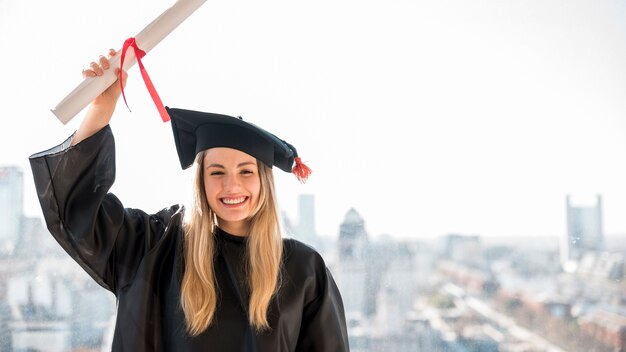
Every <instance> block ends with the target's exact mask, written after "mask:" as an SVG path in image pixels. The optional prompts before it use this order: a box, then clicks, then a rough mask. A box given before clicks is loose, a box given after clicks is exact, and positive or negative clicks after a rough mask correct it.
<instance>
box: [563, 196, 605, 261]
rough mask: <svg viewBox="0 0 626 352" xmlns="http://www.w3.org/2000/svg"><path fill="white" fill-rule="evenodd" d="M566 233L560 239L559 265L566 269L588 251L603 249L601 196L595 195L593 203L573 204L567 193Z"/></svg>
mask: <svg viewBox="0 0 626 352" xmlns="http://www.w3.org/2000/svg"><path fill="white" fill-rule="evenodd" d="M565 206H566V215H567V233H566V236H565V238H564V239H563V241H561V253H560V256H561V265H563V267H564V268H565V269H566V270H567V271H571V268H573V267H575V266H576V265H575V264H574V263H577V262H578V261H579V260H580V259H581V257H582V256H583V254H584V253H585V252H588V251H592V252H596V251H602V250H604V233H603V231H602V197H601V196H600V195H597V196H596V201H595V204H593V205H574V204H573V203H572V201H571V197H570V196H569V195H567V196H566V198H565Z"/></svg>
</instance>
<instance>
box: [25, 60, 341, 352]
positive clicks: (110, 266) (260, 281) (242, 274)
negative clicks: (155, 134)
mask: <svg viewBox="0 0 626 352" xmlns="http://www.w3.org/2000/svg"><path fill="white" fill-rule="evenodd" d="M113 55H116V52H115V51H114V50H111V51H110V52H109V58H110V57H111V56H113ZM109 58H107V57H104V56H100V58H99V60H98V62H92V63H91V65H90V67H89V68H88V69H86V70H84V71H83V75H84V76H86V77H95V76H100V75H102V74H103V72H104V70H107V69H109ZM126 78H127V76H126V73H125V72H124V73H123V78H122V79H123V83H125V80H126ZM120 94H121V90H120V84H119V83H114V84H112V85H111V86H110V87H109V88H108V89H107V90H106V91H105V92H104V93H102V94H101V95H100V96H99V97H97V98H96V99H95V100H94V101H93V102H92V103H91V105H90V107H89V109H88V111H87V114H86V116H85V118H84V120H83V122H82V124H81V125H80V127H79V129H78V130H77V131H76V133H75V134H74V135H73V136H72V137H70V138H68V140H66V141H65V142H64V143H62V144H60V145H59V146H57V147H54V148H52V149H50V150H48V151H45V152H42V153H38V154H34V155H32V156H31V157H30V162H31V166H32V170H33V175H34V178H35V185H36V187H37V191H38V196H39V200H40V203H41V206H42V209H43V213H44V217H45V220H46V223H47V225H48V229H49V230H50V232H51V233H52V235H53V236H54V237H55V238H56V240H57V241H58V242H59V243H60V244H61V246H62V247H63V248H64V249H65V250H66V251H67V253H68V254H69V255H70V256H72V257H73V258H74V259H75V260H76V261H77V262H78V263H79V264H80V265H81V266H82V267H83V269H84V270H85V271H86V272H87V273H89V274H90V275H91V276H92V277H93V278H94V280H96V281H97V282H98V283H99V284H100V285H102V286H103V287H105V288H106V289H108V290H110V291H112V292H113V293H114V294H115V295H116V297H117V302H118V313H117V322H116V327H115V335H114V339H113V350H114V351H347V350H348V349H349V348H348V338H347V332H346V324H345V317H344V311H343V303H342V301H341V296H340V294H339V291H338V289H337V286H336V285H335V283H334V281H333V278H332V276H331V274H330V272H329V271H328V269H327V268H326V265H325V263H324V261H323V259H322V258H321V257H320V255H319V254H318V253H316V252H315V251H314V250H313V249H311V248H310V247H308V246H306V245H304V244H302V243H300V242H298V241H295V240H292V239H282V238H281V235H280V228H279V218H278V215H277V210H276V201H275V193H274V184H273V177H272V166H277V167H279V168H281V169H283V170H285V171H288V172H290V171H291V166H292V165H293V163H294V160H295V161H296V169H298V168H300V167H302V165H299V164H298V162H297V161H298V160H299V159H298V158H297V153H296V150H295V148H293V146H291V145H290V144H288V143H286V142H284V141H282V140H280V139H278V138H276V137H275V136H274V135H272V134H270V133H268V132H267V131H265V130H263V129H261V128H259V127H257V126H255V125H253V124H250V123H247V122H245V121H243V120H241V119H240V118H234V117H230V116H226V115H218V114H210V113H203V112H197V111H190V110H183V109H168V110H167V111H168V113H169V114H170V117H171V121H172V128H173V131H174V139H175V141H176V147H177V151H178V155H179V158H180V161H181V165H182V166H183V168H186V167H188V166H190V165H191V164H192V163H193V162H194V160H195V163H196V179H195V190H196V197H195V204H194V205H193V207H192V209H191V214H190V216H189V217H188V218H189V220H188V221H187V220H185V221H184V218H185V217H184V212H185V209H184V208H183V207H179V206H173V207H170V208H166V209H163V210H161V211H160V212H158V213H156V214H146V213H145V212H143V211H141V210H137V209H127V208H124V207H123V206H122V203H121V202H120V201H119V200H118V199H117V198H116V197H115V196H114V195H113V194H110V193H108V190H109V188H110V187H111V185H112V184H113V181H114V178H115V150H114V140H113V136H112V133H111V129H110V127H109V126H108V124H109V121H110V119H111V116H112V115H113V111H114V109H115V105H116V103H117V100H118V99H119V96H120ZM305 173H306V172H305ZM301 176H304V175H301Z"/></svg>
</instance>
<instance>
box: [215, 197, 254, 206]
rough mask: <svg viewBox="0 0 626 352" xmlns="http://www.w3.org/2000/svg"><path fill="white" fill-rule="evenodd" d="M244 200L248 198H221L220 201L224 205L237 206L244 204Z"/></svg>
mask: <svg viewBox="0 0 626 352" xmlns="http://www.w3.org/2000/svg"><path fill="white" fill-rule="evenodd" d="M246 199H248V197H246V196H241V197H234V198H222V199H221V200H222V202H223V203H224V204H228V205H237V204H241V203H243V202H245V201H246Z"/></svg>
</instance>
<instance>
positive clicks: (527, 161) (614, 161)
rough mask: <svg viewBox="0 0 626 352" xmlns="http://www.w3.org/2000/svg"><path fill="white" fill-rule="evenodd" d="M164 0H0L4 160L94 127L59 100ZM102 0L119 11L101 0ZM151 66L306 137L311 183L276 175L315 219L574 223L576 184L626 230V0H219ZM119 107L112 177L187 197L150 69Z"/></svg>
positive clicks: (186, 179)
mask: <svg viewBox="0 0 626 352" xmlns="http://www.w3.org/2000/svg"><path fill="white" fill-rule="evenodd" d="M172 4H173V1H165V0H123V1H122V0H109V1H106V2H101V1H84V0H82V1H79V0H58V1H22V0H0V47H1V48H2V49H1V50H2V54H0V67H1V68H2V78H1V79H0V97H1V98H0V99H2V100H1V101H2V103H3V104H2V105H3V114H4V117H3V121H4V122H3V126H2V128H0V150H2V152H1V156H0V164H9V165H19V166H21V167H23V168H24V171H25V179H26V189H25V211H26V213H27V214H28V215H40V210H39V207H38V203H37V200H36V195H35V193H34V187H33V186H32V176H31V174H30V168H29V166H28V161H27V158H28V156H29V155H30V154H32V153H34V152H38V151H40V150H43V149H47V148H49V147H52V146H53V145H56V144H58V143H60V142H61V141H62V140H63V139H65V138H66V137H67V136H68V135H69V134H71V133H72V132H73V131H74V130H75V129H76V128H77V126H78V123H79V120H80V116H79V117H77V118H76V119H75V120H73V121H72V122H70V123H69V124H67V125H63V124H61V123H60V122H59V121H58V120H57V119H56V118H55V117H54V115H53V114H52V113H51V112H50V109H51V108H53V107H54V106H55V105H56V104H57V103H58V102H59V101H60V100H61V99H62V98H63V97H64V96H65V95H66V94H67V93H69V92H70V91H71V90H72V89H73V88H74V87H75V86H76V85H77V84H78V83H80V80H81V78H80V71H81V69H82V68H83V67H84V66H86V65H87V64H88V63H89V61H91V60H92V59H94V58H96V57H97V56H98V54H100V53H105V52H106V50H107V49H108V48H109V47H113V48H117V49H119V48H120V47H121V45H122V43H123V41H124V40H125V39H126V38H127V37H130V36H134V35H135V34H137V33H138V32H139V31H140V30H141V29H142V28H143V27H144V26H145V25H146V24H147V23H149V22H150V21H151V20H152V19H153V18H155V17H156V16H157V15H158V14H160V13H161V12H162V11H164V10H165V9H166V8H168V7H169V6H171V5H172ZM103 6H106V7H107V8H103ZM144 63H145V65H146V67H147V70H148V72H149V73H150V75H151V77H152V80H153V82H154V84H155V85H156V88H157V90H158V92H159V93H160V95H161V97H162V99H163V101H164V103H165V104H166V105H168V106H170V107H179V108H187V109H194V110H205V111H211V112H217V113H224V114H230V115H242V116H243V117H244V119H246V120H248V121H251V122H253V123H255V124H257V125H260V126H262V127H265V128H266V129H268V130H270V131H272V132H274V133H275V134H277V135H278V136H280V137H281V138H283V139H285V140H287V141H289V142H291V143H292V144H294V145H295V146H296V147H297V148H298V151H299V152H300V154H301V156H302V157H303V159H304V160H305V161H307V162H308V164H309V165H310V166H311V167H312V168H313V169H314V174H313V176H312V177H311V179H310V181H309V182H308V183H307V184H306V185H301V184H299V183H298V182H297V181H296V180H295V178H293V176H292V175H287V174H283V173H280V172H277V173H276V174H277V181H278V187H279V194H280V199H279V201H280V205H281V207H282V208H283V209H284V210H285V211H287V213H289V214H290V215H291V216H292V217H295V216H296V200H297V195H298V194H300V193H312V194H315V196H316V206H317V209H316V210H317V230H318V232H320V233H322V234H325V235H330V236H336V235H337V233H338V228H339V224H340V222H341V221H342V219H343V217H344V215H345V214H346V212H347V211H348V209H350V208H351V207H354V208H356V209H357V211H359V212H360V213H361V215H362V216H363V217H364V218H365V220H366V227H367V229H368V231H369V233H370V234H371V235H373V236H376V235H379V234H383V233H386V234H390V235H392V236H419V237H426V236H436V235H442V234H445V233H448V232H460V233H472V234H480V235H485V236H499V235H545V234H550V235H560V234H562V233H564V232H565V195H566V194H568V193H571V194H573V195H582V196H589V195H594V194H596V193H600V194H602V195H603V197H604V208H605V216H604V224H605V226H604V227H605V232H607V233H608V234H626V138H625V137H626V121H625V117H626V114H625V113H626V65H625V63H626V7H625V5H624V4H623V3H621V2H620V1H617V0H614V1H609V0H607V1H600V0H589V1H576V0H574V1H572V0H523V1H522V0H519V1H517V0H516V1H501V0H486V1H464V0H458V1H453V0H448V1H442V0H433V1H419V0H384V1H383V0H378V1H372V0H366V1H363V0H361V1H356V0H349V1H344V0H332V1H331V0H318V1H313V2H311V1H307V2H304V1H294V0H289V1H287V0H283V1H279V0H266V1H251V0H235V1H233V0H229V1H207V3H205V4H204V5H203V6H202V7H201V8H200V9H199V10H198V11H197V12H195V13H194V14H192V15H191V17H190V18H189V19H188V20H187V22H185V23H183V24H182V25H181V26H180V27H179V28H177V29H176V30H175V31H174V32H173V33H172V34H171V35H170V36H169V37H167V38H165V39H164V40H163V41H162V42H161V43H160V44H159V45H158V46H157V47H156V48H155V49H154V50H153V51H151V52H150V53H149V54H148V55H147V56H146V58H145V59H144ZM129 74H130V78H129V84H128V88H127V98H128V101H129V105H130V107H131V109H132V113H130V112H128V110H127V109H126V107H125V106H124V105H123V102H120V105H119V106H118V111H117V115H116V117H115V119H114V122H113V123H112V127H113V129H114V132H115V134H116V141H117V145H118V155H117V160H118V171H117V175H118V176H117V183H116V185H115V186H114V188H113V191H114V192H115V193H116V194H117V195H118V196H119V197H120V198H121V199H122V200H123V201H124V203H125V204H126V206H131V207H139V208H142V209H144V210H147V211H156V210H158V209H160V208H162V207H165V206H168V205H170V204H172V203H177V202H183V203H184V202H187V200H188V198H189V195H190V192H191V171H190V170H188V171H185V172H182V171H181V170H180V165H179V162H178V159H177V156H176V151H175V147H174V143H173V138H172V135H171V127H170V125H169V124H163V123H162V122H161V121H160V118H159V117H158V114H157V112H156V109H155V108H154V106H153V105H152V102H151V100H150V98H149V95H148V92H147V91H146V89H145V86H144V84H143V81H142V80H141V77H140V74H139V71H138V68H137V66H135V67H133V68H132V69H131V70H130V72H129Z"/></svg>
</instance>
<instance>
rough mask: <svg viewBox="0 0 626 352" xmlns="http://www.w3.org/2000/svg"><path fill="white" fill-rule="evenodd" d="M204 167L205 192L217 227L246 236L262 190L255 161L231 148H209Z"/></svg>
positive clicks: (205, 154)
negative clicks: (216, 221) (215, 218)
mask: <svg viewBox="0 0 626 352" xmlns="http://www.w3.org/2000/svg"><path fill="white" fill-rule="evenodd" d="M203 168H204V170H203V171H204V172H203V173H204V192H205V194H206V199H207V201H208V203H209V207H210V208H211V209H212V210H213V211H214V212H215V214H216V216H217V220H218V225H219V227H220V228H221V229H222V230H224V231H226V232H228V233H230V234H233V235H238V236H245V235H247V234H248V228H249V219H250V217H251V216H252V215H253V214H252V212H253V211H254V209H255V206H256V204H257V203H258V201H259V193H260V191H261V180H260V177H259V171H258V166H257V160H256V158H254V157H253V156H250V155H248V154H246V153H244V152H241V151H239V150H236V149H232V148H211V149H208V150H206V151H205V152H204V160H203Z"/></svg>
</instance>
